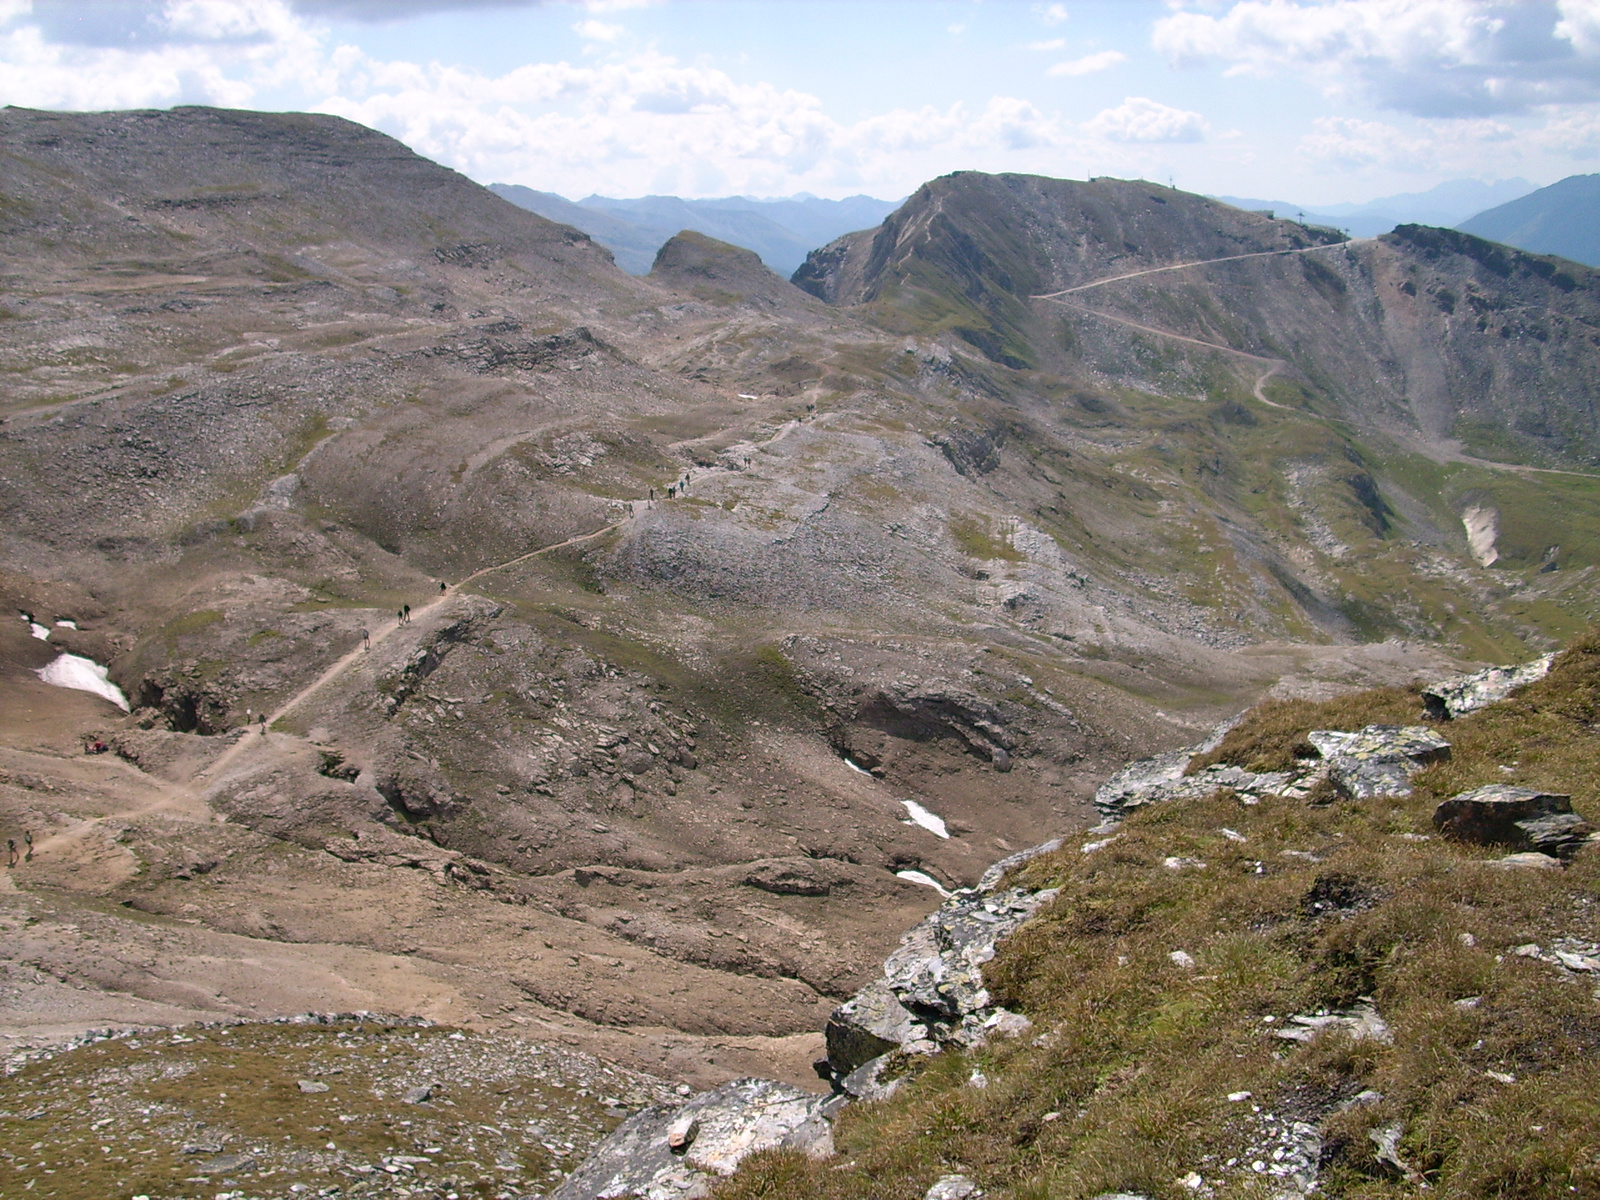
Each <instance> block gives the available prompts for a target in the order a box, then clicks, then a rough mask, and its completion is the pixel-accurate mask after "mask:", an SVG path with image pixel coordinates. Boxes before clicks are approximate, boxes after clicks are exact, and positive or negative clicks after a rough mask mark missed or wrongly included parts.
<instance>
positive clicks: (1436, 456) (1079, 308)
mask: <svg viewBox="0 0 1600 1200" xmlns="http://www.w3.org/2000/svg"><path fill="white" fill-rule="evenodd" d="M1270 253H1273V254H1280V253H1290V254H1292V253H1298V252H1297V251H1278V250H1274V251H1271V252H1270ZM1240 257H1244V258H1251V257H1255V256H1254V255H1241V256H1240ZM1211 261H1213V262H1226V261H1228V260H1226V259H1213V260H1211ZM1188 265H1190V266H1198V265H1200V264H1198V263H1190V264H1188ZM1157 269H1158V270H1168V269H1169V268H1166V267H1161V268H1157ZM1144 273H1145V274H1149V273H1150V272H1144ZM1119 278H1128V276H1119ZM1100 282H1101V283H1110V282H1112V281H1111V280H1109V279H1102V280H1101V281H1100ZM1084 286H1085V287H1095V286H1097V285H1095V284H1086V285H1084ZM1065 294H1066V293H1064V292H1055V293H1052V294H1051V295H1049V296H1035V297H1033V298H1034V299H1035V300H1052V301H1054V302H1055V303H1057V304H1061V305H1064V306H1065V307H1067V308H1070V309H1072V310H1073V311H1075V312H1080V313H1083V314H1084V315H1085V316H1090V317H1099V318H1100V319H1101V320H1103V321H1115V322H1116V323H1117V324H1119V325H1126V326H1128V327H1129V328H1130V329H1137V330H1139V332H1141V333H1148V334H1152V335H1153V336H1155V337H1164V338H1171V339H1173V340H1174V341H1179V342H1187V343H1189V345H1191V346H1203V347H1205V348H1206V349H1208V350H1220V351H1221V352H1222V353H1224V354H1232V355H1233V356H1235V357H1236V358H1243V359H1247V360H1249V361H1250V362H1253V363H1256V364H1258V365H1259V366H1261V367H1263V368H1265V369H1264V370H1263V371H1262V372H1261V373H1260V374H1259V375H1257V376H1256V381H1255V385H1254V386H1253V387H1252V388H1251V395H1253V396H1254V397H1255V398H1256V399H1257V400H1259V401H1261V403H1263V404H1265V405H1266V406H1267V407H1268V408H1276V409H1281V410H1283V411H1284V412H1297V413H1299V414H1300V415H1301V416H1305V417H1310V418H1312V419H1314V420H1318V421H1329V422H1332V423H1334V424H1337V425H1348V426H1350V427H1352V428H1355V429H1366V430H1367V431H1368V432H1372V433H1380V434H1383V435H1385V436H1388V437H1392V438H1394V439H1395V440H1396V441H1399V442H1402V443H1405V444H1409V446H1410V447H1411V448H1412V449H1413V450H1415V451H1417V452H1418V453H1420V454H1421V455H1422V456H1423V457H1424V458H1430V459H1432V460H1433V461H1434V462H1456V463H1461V464H1463V465H1465V466H1473V467H1483V468H1484V469H1486V470H1490V471H1506V472H1509V473H1510V474H1513V475H1529V474H1535V475H1574V476H1576V477H1577V478H1579V479H1600V474H1596V473H1595V472H1592V471H1567V470H1563V469H1561V468H1560V467H1534V466H1528V465H1526V464H1523V463H1502V462H1494V461H1492V460H1490V459H1487V458H1477V457H1475V456H1473V455H1471V454H1463V453H1462V452H1461V451H1459V450H1452V449H1448V448H1446V447H1444V446H1439V445H1436V444H1433V443H1429V442H1426V441H1424V440H1422V439H1420V438H1418V437H1417V436H1416V435H1415V434H1414V433H1411V432H1409V431H1405V430H1396V429H1384V428H1382V427H1380V426H1376V425H1362V424H1360V423H1359V422H1355V421H1350V420H1347V419H1345V418H1343V417H1330V416H1326V415H1324V414H1322V413H1314V412H1308V411H1306V410H1305V409H1298V408H1289V407H1288V406H1287V405H1283V404H1279V403H1278V402H1277V401H1276V400H1268V399H1267V396H1266V391H1265V389H1266V384H1267V380H1269V379H1271V378H1272V377H1273V376H1274V375H1276V374H1277V373H1278V372H1279V371H1281V370H1283V368H1285V367H1287V366H1288V365H1289V364H1288V363H1287V362H1285V361H1284V360H1283V359H1281V358H1267V357H1265V356H1264V355H1260V354H1251V353H1250V352H1249V351H1248V350H1236V349H1234V347H1232V346H1224V345H1223V344H1222V343H1221V342H1206V341H1202V340H1201V339H1199V338H1193V337H1190V336H1188V335H1187V334H1183V333H1173V332H1172V331H1171V330H1170V329H1158V328H1156V327H1155V326H1154V325H1144V324H1141V323H1140V322H1138V321H1134V320H1131V319H1129V318H1128V317H1119V316H1117V315H1115V314H1114V313H1108V312H1101V311H1099V310H1098V309H1093V308H1089V307H1088V306H1087V305H1083V304H1074V303H1073V302H1072V301H1070V300H1062V299H1061V298H1060V297H1061V296H1063V295H1065Z"/></svg>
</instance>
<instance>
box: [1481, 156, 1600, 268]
mask: <svg viewBox="0 0 1600 1200" xmlns="http://www.w3.org/2000/svg"><path fill="white" fill-rule="evenodd" d="M1456 228H1458V229H1460V230H1462V231H1463V232H1464V233H1471V234H1476V235H1477V236H1478V237H1481V238H1488V239H1489V240H1490V241H1494V242H1504V243H1505V244H1506V245H1508V246H1516V247H1517V248H1518V249H1521V250H1531V251H1533V252H1534V253H1535V254H1559V255H1561V257H1562V258H1570V259H1572V260H1573V261H1574V262H1581V263H1586V264H1587V265H1589V266H1591V267H1600V175H1570V176H1568V177H1567V178H1566V179H1563V180H1561V181H1560V182H1559V183H1552V184H1551V185H1550V186H1549V187H1547V188H1540V189H1539V190H1538V191H1537V192H1533V193H1532V194H1530V195H1527V196H1522V197H1519V198H1518V199H1516V200H1512V201H1511V202H1510V203H1509V204H1502V205H1500V206H1499V207H1498V208H1491V209H1490V210H1489V211H1488V212H1481V213H1479V214H1478V215H1477V216H1475V217H1473V218H1472V219H1470V220H1468V221H1463V222H1462V223H1461V224H1460V225H1458V226H1457V227H1456Z"/></svg>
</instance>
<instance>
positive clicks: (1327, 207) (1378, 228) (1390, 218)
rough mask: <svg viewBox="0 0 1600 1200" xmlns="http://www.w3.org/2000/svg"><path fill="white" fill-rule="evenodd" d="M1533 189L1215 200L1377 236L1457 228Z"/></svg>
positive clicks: (1522, 185)
mask: <svg viewBox="0 0 1600 1200" xmlns="http://www.w3.org/2000/svg"><path fill="white" fill-rule="evenodd" d="M1533 190H1534V185H1533V184H1531V183H1529V182H1528V181H1527V180H1526V179H1501V180H1497V181H1495V182H1494V183H1482V182H1480V181H1478V180H1476V179H1453V180H1449V181H1447V182H1445V183H1441V184H1437V185H1436V186H1434V187H1431V188H1429V189H1428V190H1427V191H1424V192H1402V193H1399V194H1398V195H1394V196H1380V197H1378V198H1377V199H1375V200H1367V201H1363V202H1361V203H1345V204H1296V203H1293V202H1292V201H1288V200H1252V199H1247V198H1245V197H1240V196H1212V197H1211V199H1213V200H1220V201H1222V202H1223V203H1224V204H1231V205H1233V206H1234V207H1235V208H1243V209H1248V210H1251V211H1263V210H1266V211H1271V212H1272V213H1273V215H1274V216H1276V217H1278V218H1279V219H1280V220H1304V221H1306V222H1308V223H1310V224H1312V225H1329V226H1332V227H1334V228H1336V229H1343V230H1346V231H1347V232H1348V233H1349V234H1350V235H1351V236H1352V237H1377V236H1378V235H1379V234H1384V233H1388V232H1389V231H1390V230H1392V229H1393V228H1394V227H1395V226H1396V225H1443V226H1454V225H1459V224H1460V222H1462V221H1464V220H1466V219H1467V218H1469V217H1471V216H1472V215H1473V214H1474V213H1478V212H1482V211H1484V210H1485V209H1488V208H1492V207H1494V206H1496V205H1500V204H1504V203H1506V202H1508V201H1511V200H1515V199H1516V198H1517V197H1519V196H1524V195H1527V194H1528V193H1529V192H1532V191H1533Z"/></svg>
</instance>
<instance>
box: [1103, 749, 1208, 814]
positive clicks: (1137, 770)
mask: <svg viewBox="0 0 1600 1200" xmlns="http://www.w3.org/2000/svg"><path fill="white" fill-rule="evenodd" d="M1193 757H1194V751H1193V750H1169V751H1168V752H1167V753H1165V754H1154V755H1151V756H1150V757H1149V758H1141V759H1139V760H1138V761H1137V762H1131V763H1129V764H1128V765H1127V766H1125V767H1123V768H1122V770H1120V771H1118V772H1117V773H1116V774H1115V775H1113V776H1111V778H1110V779H1107V780H1106V781H1105V782H1104V783H1102V784H1101V785H1100V786H1099V787H1098V788H1097V789H1096V790H1095V793H1094V806H1095V808H1097V809H1098V810H1099V811H1100V814H1101V816H1104V817H1110V818H1115V817H1120V816H1121V815H1122V813H1123V811H1124V810H1126V809H1129V808H1138V807H1139V806H1140V805H1143V804H1149V803H1152V802H1153V801H1157V800H1165V799H1168V798H1170V796H1171V793H1172V789H1173V787H1174V786H1176V785H1178V784H1180V783H1181V781H1182V779H1183V771H1184V768H1185V767H1187V766H1188V765H1189V760H1190V759H1191V758H1193Z"/></svg>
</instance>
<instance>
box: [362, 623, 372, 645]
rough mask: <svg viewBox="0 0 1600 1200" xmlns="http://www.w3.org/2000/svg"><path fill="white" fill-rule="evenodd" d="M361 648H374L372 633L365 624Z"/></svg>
mask: <svg viewBox="0 0 1600 1200" xmlns="http://www.w3.org/2000/svg"><path fill="white" fill-rule="evenodd" d="M361 648H362V649H363V650H371V649H372V635H371V634H370V633H368V632H367V630H366V627H365V626H363V627H362V629H361Z"/></svg>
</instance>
